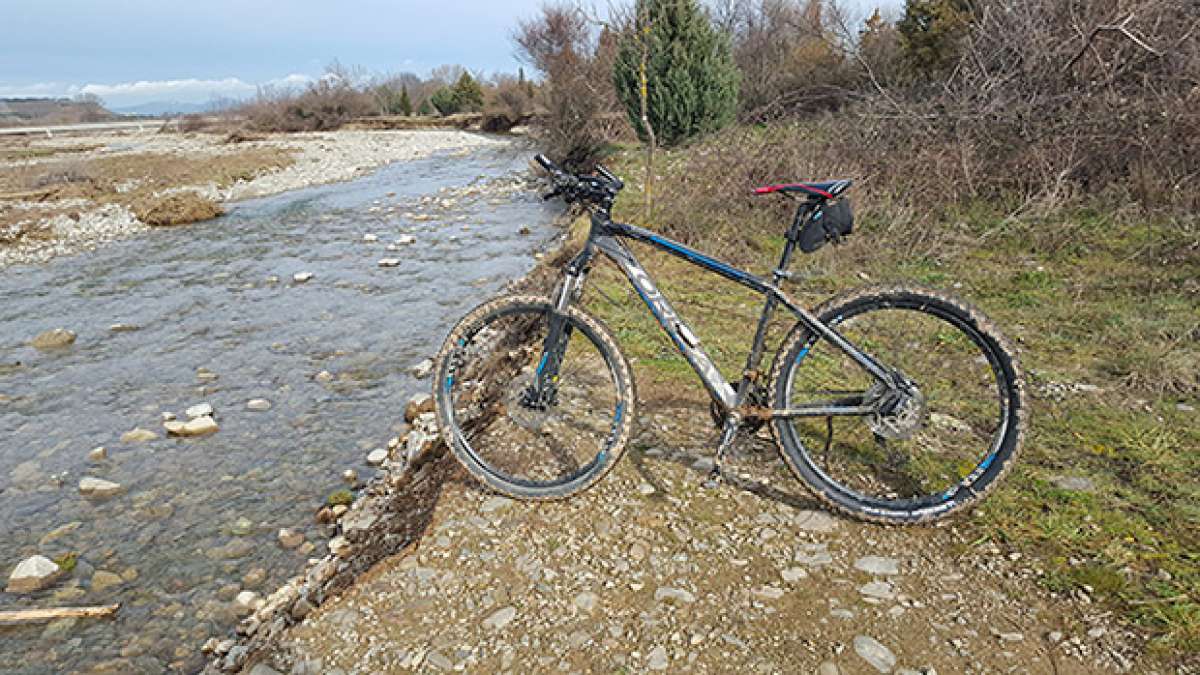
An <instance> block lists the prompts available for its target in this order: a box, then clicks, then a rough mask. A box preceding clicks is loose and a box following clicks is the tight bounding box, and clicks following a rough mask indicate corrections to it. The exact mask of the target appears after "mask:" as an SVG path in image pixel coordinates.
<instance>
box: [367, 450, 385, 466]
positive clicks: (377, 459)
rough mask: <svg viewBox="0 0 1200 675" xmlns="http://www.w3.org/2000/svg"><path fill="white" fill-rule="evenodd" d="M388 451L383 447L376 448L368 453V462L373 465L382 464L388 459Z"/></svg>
mask: <svg viewBox="0 0 1200 675" xmlns="http://www.w3.org/2000/svg"><path fill="white" fill-rule="evenodd" d="M387 458H388V451H387V450H384V449H383V448H376V449H374V450H372V451H371V452H370V453H369V454H368V455H367V464H370V465H371V466H382V465H383V463H384V462H386V461H387Z"/></svg>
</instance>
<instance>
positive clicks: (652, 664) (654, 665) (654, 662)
mask: <svg viewBox="0 0 1200 675" xmlns="http://www.w3.org/2000/svg"><path fill="white" fill-rule="evenodd" d="M669 665H670V661H669V660H668V658H667V648H666V647H663V646H662V645H659V646H657V647H655V648H654V649H651V650H650V653H649V654H647V655H646V667H647V668H649V669H650V670H666V669H667V666H669Z"/></svg>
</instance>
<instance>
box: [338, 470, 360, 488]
mask: <svg viewBox="0 0 1200 675" xmlns="http://www.w3.org/2000/svg"><path fill="white" fill-rule="evenodd" d="M342 480H343V481H344V482H346V483H348V484H350V485H354V484H356V483H358V472H357V471H355V470H354V469H346V470H345V471H343V472H342Z"/></svg>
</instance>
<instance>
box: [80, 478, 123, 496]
mask: <svg viewBox="0 0 1200 675" xmlns="http://www.w3.org/2000/svg"><path fill="white" fill-rule="evenodd" d="M123 489H124V488H122V487H121V485H120V484H119V483H114V482H112V481H107V480H103V479H101V478H94V477H92V476H85V477H84V478H82V479H80V481H79V494H81V495H84V496H87V497H100V498H104V497H115V496H116V495H119V494H121V491H122V490H123Z"/></svg>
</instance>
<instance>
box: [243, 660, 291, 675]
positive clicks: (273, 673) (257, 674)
mask: <svg viewBox="0 0 1200 675" xmlns="http://www.w3.org/2000/svg"><path fill="white" fill-rule="evenodd" d="M250 675H283V674H282V673H280V672H279V671H278V670H275V669H274V668H272V667H271V666H268V665H267V664H265V663H256V664H254V667H253V668H251V669H250Z"/></svg>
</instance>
